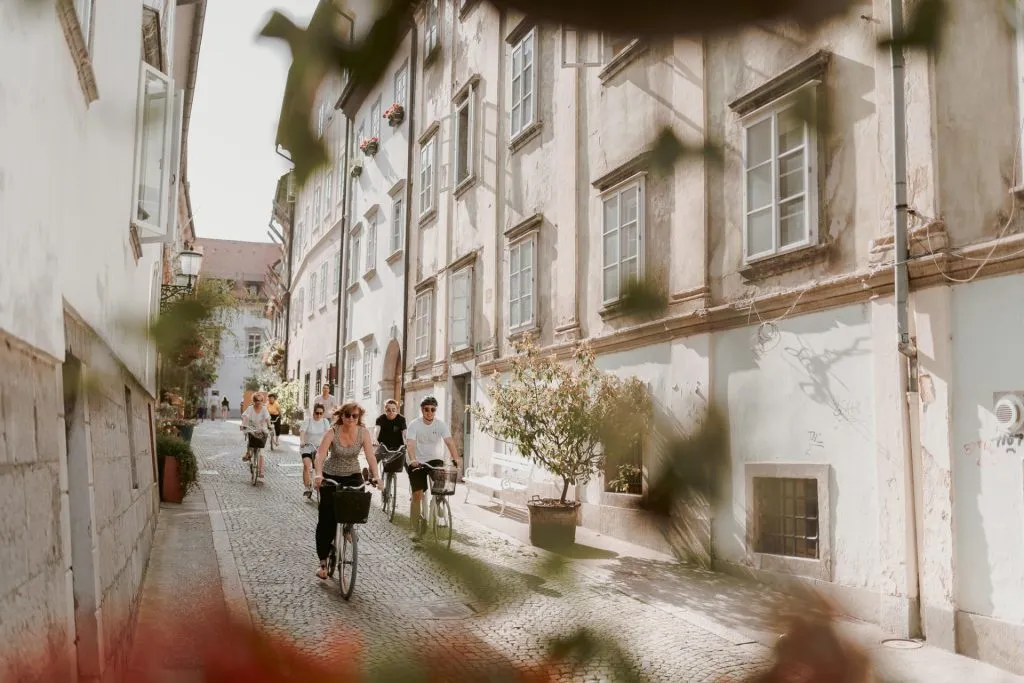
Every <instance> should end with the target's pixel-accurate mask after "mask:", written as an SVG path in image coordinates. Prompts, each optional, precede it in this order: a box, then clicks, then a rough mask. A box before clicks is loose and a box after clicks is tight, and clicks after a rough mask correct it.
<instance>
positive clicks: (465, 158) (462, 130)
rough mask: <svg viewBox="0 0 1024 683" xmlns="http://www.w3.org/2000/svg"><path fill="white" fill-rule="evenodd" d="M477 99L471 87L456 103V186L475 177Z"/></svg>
mask: <svg viewBox="0 0 1024 683" xmlns="http://www.w3.org/2000/svg"><path fill="white" fill-rule="evenodd" d="M475 100H476V97H475V93H474V89H473V88H472V87H470V88H469V89H468V90H467V92H466V94H465V95H464V96H463V97H462V99H461V100H460V101H459V102H458V103H456V105H455V117H454V123H455V148H454V152H455V159H454V160H453V161H454V169H455V178H454V180H455V186H456V187H458V186H459V185H461V184H462V183H464V182H466V181H468V180H469V179H470V178H472V177H473V119H474V115H475V113H476V112H475V103H474V101H475Z"/></svg>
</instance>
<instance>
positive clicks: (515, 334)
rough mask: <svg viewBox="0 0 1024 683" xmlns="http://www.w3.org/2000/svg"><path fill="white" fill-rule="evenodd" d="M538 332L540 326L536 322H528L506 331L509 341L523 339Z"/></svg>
mask: <svg viewBox="0 0 1024 683" xmlns="http://www.w3.org/2000/svg"><path fill="white" fill-rule="evenodd" d="M539 334H540V328H539V327H537V325H536V324H534V323H530V324H528V325H525V326H522V327H517V328H516V329H514V330H512V331H510V332H509V333H508V340H509V341H510V342H520V341H524V340H525V339H526V338H527V337H533V336H537V335H539Z"/></svg>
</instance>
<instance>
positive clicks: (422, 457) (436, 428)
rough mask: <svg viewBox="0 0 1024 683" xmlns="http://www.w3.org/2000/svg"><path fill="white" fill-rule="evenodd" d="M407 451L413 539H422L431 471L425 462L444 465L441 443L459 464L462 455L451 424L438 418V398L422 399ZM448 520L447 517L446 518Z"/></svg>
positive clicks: (409, 429)
mask: <svg viewBox="0 0 1024 683" xmlns="http://www.w3.org/2000/svg"><path fill="white" fill-rule="evenodd" d="M405 439H406V449H407V450H406V454H407V457H408V459H409V462H408V464H407V465H406V466H405V470H406V472H407V473H408V474H409V487H410V488H411V489H412V508H411V510H410V511H409V519H410V521H411V522H412V528H413V530H414V531H413V535H412V538H413V540H419V538H420V536H421V534H420V533H419V531H420V517H421V513H422V509H423V493H424V492H425V491H426V490H427V488H428V484H427V470H426V469H425V468H423V467H422V465H421V462H425V463H426V464H428V465H430V466H431V467H441V466H442V465H444V460H442V459H440V458H439V457H438V456H439V454H440V446H441V442H444V445H445V446H447V447H448V453H449V454H451V456H452V462H454V463H455V465H456V467H457V466H458V464H459V455H458V453H456V452H455V441H454V440H453V439H452V431H451V430H450V429H449V428H448V425H447V424H446V423H445V422H444V421H443V420H440V419H438V418H437V399H436V398H434V397H433V396H427V397H426V398H424V399H423V400H422V401H420V417H418V418H416V419H415V420H413V421H412V422H410V423H409V426H408V427H407V428H406V431H405ZM443 521H447V520H443Z"/></svg>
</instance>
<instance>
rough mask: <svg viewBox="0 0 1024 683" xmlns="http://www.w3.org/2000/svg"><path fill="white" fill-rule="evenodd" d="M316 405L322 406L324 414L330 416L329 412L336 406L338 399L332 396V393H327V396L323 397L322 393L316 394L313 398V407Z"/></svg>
mask: <svg viewBox="0 0 1024 683" xmlns="http://www.w3.org/2000/svg"><path fill="white" fill-rule="evenodd" d="M317 406H323V407H324V416H325V417H330V416H331V413H333V412H334V410H335V408H337V407H338V399H336V398H334V396H333V395H332V394H327V398H324V396H323V394H317V397H316V398H314V399H313V407H314V408H316V407H317Z"/></svg>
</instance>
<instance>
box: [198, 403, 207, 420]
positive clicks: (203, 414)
mask: <svg viewBox="0 0 1024 683" xmlns="http://www.w3.org/2000/svg"><path fill="white" fill-rule="evenodd" d="M196 417H198V418H199V421H200V422H202V421H203V420H205V419H206V399H205V398H201V399H199V407H198V408H196Z"/></svg>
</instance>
